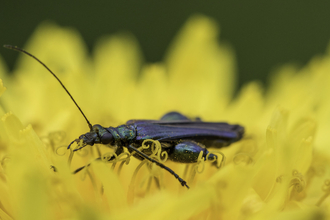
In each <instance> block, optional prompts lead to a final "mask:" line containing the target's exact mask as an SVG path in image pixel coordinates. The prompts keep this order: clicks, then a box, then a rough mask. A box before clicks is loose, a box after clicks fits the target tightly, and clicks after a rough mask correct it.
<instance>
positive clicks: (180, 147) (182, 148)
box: [168, 140, 217, 163]
mask: <svg viewBox="0 0 330 220" xmlns="http://www.w3.org/2000/svg"><path fill="white" fill-rule="evenodd" d="M200 152H203V157H204V160H206V156H207V154H208V153H209V151H208V150H207V149H206V148H205V147H204V146H203V145H202V144H199V143H197V142H194V141H190V140H187V141H182V142H180V143H178V144H177V145H175V146H174V147H172V148H170V149H169V151H168V158H169V159H170V160H172V161H175V162H180V163H196V162H197V160H198V156H199V154H200ZM208 159H209V160H215V159H217V156H216V155H214V154H209V156H208Z"/></svg>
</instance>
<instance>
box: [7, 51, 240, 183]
mask: <svg viewBox="0 0 330 220" xmlns="http://www.w3.org/2000/svg"><path fill="white" fill-rule="evenodd" d="M4 47H5V48H8V49H12V50H17V51H20V52H23V53H25V54H27V55H28V56H30V57H32V58H34V59H35V60H37V61H38V62H39V63H40V64H41V65H43V66H44V67H45V68H46V69H47V70H48V71H49V72H50V73H51V74H52V75H53V76H54V77H55V78H56V79H57V80H58V82H59V83H60V84H61V86H62V87H63V89H64V90H65V91H66V92H67V94H68V95H69V96H70V98H71V99H72V101H73V102H74V104H75V105H76V106H77V108H78V109H79V111H80V112H81V114H82V115H83V117H84V118H85V120H86V122H87V124H88V126H89V129H90V131H89V132H87V133H86V134H83V135H81V136H80V137H79V138H78V139H76V140H74V141H72V142H71V143H70V144H69V146H68V149H69V148H70V147H71V145H72V144H73V143H74V142H77V143H80V144H81V145H80V147H79V148H78V149H75V150H74V151H76V150H80V149H81V148H83V147H85V146H87V145H90V146H93V145H94V144H104V145H112V146H116V147H117V148H116V152H115V153H116V154H117V155H120V154H121V153H123V152H124V148H127V150H128V151H129V152H131V153H132V152H135V154H133V155H134V157H136V158H138V159H140V160H142V159H147V160H149V161H151V162H152V163H155V164H156V165H158V166H160V167H161V168H163V169H165V170H167V171H168V172H170V173H171V174H172V175H173V176H174V177H175V178H176V179H178V181H179V182H180V184H181V185H182V186H186V187H187V188H189V187H188V185H187V183H186V181H185V180H183V179H182V178H181V177H180V176H179V175H178V174H176V173H175V172H174V171H173V170H171V169H170V168H168V167H167V166H165V165H164V164H162V163H160V162H158V161H156V160H154V159H152V158H151V157H149V156H150V155H151V151H150V150H148V149H144V150H141V151H140V150H138V148H139V147H140V146H141V144H142V142H143V141H145V140H148V139H152V140H155V141H159V142H160V144H161V148H162V149H161V150H162V151H166V152H167V154H168V159H169V160H172V161H175V162H181V163H196V162H197V159H198V156H199V155H200V153H201V152H202V154H203V157H204V159H205V160H206V159H210V160H214V159H217V156H216V155H214V154H212V153H209V151H208V150H207V149H206V148H207V147H214V148H221V147H225V146H228V145H230V144H231V143H233V142H236V141H238V140H240V139H241V138H242V137H243V134H244V127H242V126H240V125H231V124H228V123H224V122H204V121H202V120H201V119H199V118H196V119H193V120H191V119H189V118H188V117H186V116H185V115H183V114H181V113H179V112H169V113H167V114H165V115H164V116H163V117H162V118H161V119H160V120H130V121H128V122H127V123H126V124H124V125H120V126H118V127H103V126H101V125H98V124H96V125H93V126H92V124H91V123H90V122H89V121H88V119H87V117H86V116H85V114H84V113H83V111H82V110H81V109H80V107H79V106H78V104H77V103H76V101H75V100H74V99H73V97H72V96H71V94H70V93H69V91H68V90H67V89H66V87H65V86H64V85H63V83H62V82H61V81H60V80H59V78H58V77H57V76H56V75H55V74H54V73H53V72H52V71H51V70H50V69H49V68H48V67H47V66H46V65H45V64H44V63H43V62H41V61H40V60H39V59H38V58H36V57H35V56H33V55H32V54H30V53H28V52H27V51H25V50H23V49H21V48H18V47H16V46H11V45H4ZM206 157H208V158H206ZM82 168H83V167H82ZM82 168H80V169H78V170H76V171H75V173H76V172H79V170H81V169H82Z"/></svg>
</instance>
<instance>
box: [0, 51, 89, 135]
mask: <svg viewBox="0 0 330 220" xmlns="http://www.w3.org/2000/svg"><path fill="white" fill-rule="evenodd" d="M3 47H5V48H7V49H11V50H16V51H19V52H22V53H25V54H26V55H28V56H30V57H32V58H33V59H35V60H36V61H38V62H39V63H40V64H41V65H43V66H44V67H45V68H46V69H47V70H48V71H49V72H50V73H51V74H52V75H53V76H54V77H55V78H56V79H57V81H58V82H59V83H60V84H61V86H62V87H63V89H64V90H65V91H66V93H68V95H69V96H70V98H71V100H72V101H73V102H74V104H75V105H76V106H77V108H78V109H79V111H80V113H81V114H82V115H83V116H84V118H85V120H86V122H87V124H88V127H89V129H90V130H92V127H93V126H92V124H91V123H90V122H89V121H88V119H87V117H86V116H85V114H84V113H83V111H82V110H81V109H80V107H79V105H78V104H77V102H76V101H75V100H74V98H73V97H72V95H71V94H70V92H69V91H68V90H67V89H66V88H65V86H64V85H63V83H62V82H61V80H60V79H59V78H58V77H57V76H56V75H55V73H53V71H51V70H50V69H49V68H48V67H47V66H46V64H44V63H43V62H41V61H40V60H39V59H38V58H36V57H35V56H33V55H32V54H30V53H29V52H27V51H25V50H23V49H21V48H19V47H16V46H12V45H3Z"/></svg>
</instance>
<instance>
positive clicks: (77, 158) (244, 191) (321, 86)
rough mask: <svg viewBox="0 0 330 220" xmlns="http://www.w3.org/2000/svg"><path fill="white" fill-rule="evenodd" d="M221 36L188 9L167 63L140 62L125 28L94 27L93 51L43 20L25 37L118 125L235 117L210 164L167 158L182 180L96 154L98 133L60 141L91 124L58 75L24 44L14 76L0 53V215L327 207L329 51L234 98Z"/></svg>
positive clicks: (304, 212)
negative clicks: (76, 147) (80, 142)
mask: <svg viewBox="0 0 330 220" xmlns="http://www.w3.org/2000/svg"><path fill="white" fill-rule="evenodd" d="M217 36H218V32H217V28H216V24H215V23H214V22H213V21H212V20H211V19H208V18H206V17H202V16H195V17H193V18H191V19H190V20H189V21H188V22H187V24H186V25H185V26H184V27H183V29H182V31H181V32H180V33H179V35H178V37H177V38H176V39H175V42H174V43H173V44H172V46H171V47H170V50H169V52H168V54H167V56H166V59H165V60H164V61H163V62H161V63H155V64H143V63H142V60H143V58H142V56H141V54H140V49H139V48H138V46H137V43H136V41H135V40H134V38H133V37H132V36H127V35H117V36H114V37H110V38H104V39H103V40H102V41H100V43H99V44H98V45H97V46H96V49H95V51H94V52H93V56H92V57H93V58H92V59H91V58H90V57H88V55H87V52H86V49H85V46H84V43H83V42H82V40H81V38H80V36H79V34H78V33H77V32H76V31H74V30H72V29H68V28H61V27H58V26H56V25H54V24H48V23H46V24H43V25H41V26H40V27H39V28H38V29H37V30H36V32H35V34H34V35H33V36H32V37H31V39H30V41H29V43H28V45H27V46H26V47H25V49H26V50H27V51H29V52H31V53H33V54H34V55H36V56H37V57H38V58H39V59H40V60H42V61H43V62H44V63H45V64H47V66H48V67H49V68H50V69H52V70H53V71H54V72H55V73H56V74H57V76H58V77H59V78H60V79H61V80H62V82H63V83H64V85H66V87H67V88H68V90H69V91H70V92H71V94H72V95H73V97H74V98H75V100H76V101H77V102H78V103H79V105H80V107H81V108H82V110H83V111H84V113H85V114H86V116H87V117H88V119H89V120H90V121H91V122H92V123H95V124H96V123H98V124H101V125H103V126H105V127H107V126H117V125H120V124H124V123H125V122H126V121H127V120H129V119H136V118H137V119H158V118H160V117H161V116H162V115H163V114H165V113H167V112H169V111H172V110H176V111H179V112H182V113H184V114H185V115H188V116H191V117H196V116H200V117H201V118H202V119H203V120H205V121H226V122H229V123H238V124H240V125H242V126H244V127H245V129H246V134H245V137H244V138H243V139H242V140H241V141H239V142H237V143H234V144H232V145H231V146H230V147H227V148H223V149H220V151H219V150H214V151H212V152H221V153H222V154H223V155H225V158H226V163H225V164H224V166H222V167H221V168H220V169H217V168H216V167H215V166H211V164H210V163H208V161H205V162H204V161H203V160H200V161H199V163H197V164H191V165H184V164H178V163H173V162H166V165H167V166H168V167H170V168H172V169H173V170H174V171H175V172H177V173H178V174H179V175H181V176H183V177H184V179H185V180H187V181H188V183H189V186H190V187H191V188H190V189H189V190H187V189H185V188H183V187H182V186H181V185H180V184H179V183H178V181H177V180H176V179H175V178H174V177H173V176H171V175H170V174H169V173H167V172H165V171H164V170H162V169H160V168H159V167H157V166H155V165H152V164H150V163H145V161H142V162H141V161H138V160H136V159H134V158H129V157H127V155H128V154H123V155H122V156H119V155H118V158H117V159H116V160H115V161H116V163H110V164H108V163H105V162H102V161H95V158H97V157H99V155H102V156H103V157H110V156H111V155H113V154H112V151H113V150H112V149H110V148H107V147H105V146H101V145H97V146H93V147H88V146H87V147H85V148H83V149H82V150H80V151H77V152H76V153H75V154H72V151H71V152H70V151H69V150H66V147H67V146H68V144H69V143H70V142H71V141H72V140H74V139H76V138H77V137H78V136H79V135H81V134H83V133H86V132H87V131H88V126H87V123H86V121H85V120H84V119H83V117H82V116H81V114H80V113H79V111H78V110H77V109H76V107H75V106H74V104H73V103H72V101H71V100H70V98H69V97H67V94H65V93H64V92H63V88H62V87H61V86H60V85H59V84H58V82H57V81H56V80H55V79H54V78H53V77H52V76H50V74H49V73H47V72H46V70H45V69H44V68H43V67H42V66H41V65H40V64H39V63H37V62H35V61H33V60H32V59H31V58H30V57H27V56H25V55H24V56H23V55H22V56H21V57H20V60H19V62H18V64H17V68H16V69H15V71H14V75H7V73H6V71H5V70H6V68H4V64H3V62H1V60H0V78H1V79H2V80H3V81H2V83H3V84H4V85H5V86H6V87H7V90H6V91H5V87H4V86H3V84H2V83H0V95H1V107H0V114H1V116H2V120H1V123H0V138H1V141H0V161H1V163H0V218H1V219H108V218H109V219H110V218H111V219H266V218H267V219H269V218H270V219H318V218H325V217H328V216H329V214H330V213H329V205H330V201H329V200H330V199H329V198H327V197H328V195H329V194H330V187H329V185H330V180H329V179H330V148H329V146H330V138H329V135H328V134H330V123H329V121H330V119H329V117H330V114H329V112H330V97H329V94H330V89H329V88H330V87H329V86H328V85H329V83H330V74H329V72H330V53H329V52H328V53H327V54H326V55H324V56H322V57H318V58H315V59H313V60H312V61H311V62H310V63H309V64H308V65H307V66H306V67H304V68H302V69H296V68H294V67H293V66H291V65H288V66H285V67H283V68H282V69H281V70H279V71H278V73H276V74H274V76H273V78H272V81H271V87H270V88H269V89H268V90H267V92H266V95H263V94H264V92H263V89H262V87H261V86H260V85H259V84H258V83H256V82H251V83H249V84H247V85H246V86H244V87H243V88H242V90H241V91H240V93H239V95H238V97H237V98H235V99H234V100H232V93H233V90H234V84H235V63H234V62H235V61H234V55H233V52H232V50H231V49H230V48H229V47H228V46H226V45H223V44H219V43H218V42H217ZM156 145H157V143H155V148H156ZM155 152H156V151H155ZM156 153H157V152H156ZM73 155H74V156H73ZM219 155H220V154H219ZM156 156H157V155H156V154H155V157H156ZM158 159H159V160H162V159H163V157H158ZM68 162H69V163H68ZM128 162H129V164H128V165H125V163H128ZM86 164H90V165H89V166H87V167H86V168H85V169H83V170H82V171H80V172H79V173H78V174H76V175H72V171H74V170H75V169H77V168H79V167H81V166H84V165H86ZM51 166H52V168H51ZM55 170H56V172H54V171H55Z"/></svg>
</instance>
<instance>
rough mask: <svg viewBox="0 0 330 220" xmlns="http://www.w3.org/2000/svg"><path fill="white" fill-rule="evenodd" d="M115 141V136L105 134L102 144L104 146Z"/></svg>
mask: <svg viewBox="0 0 330 220" xmlns="http://www.w3.org/2000/svg"><path fill="white" fill-rule="evenodd" d="M112 140H113V136H112V134H111V133H105V134H103V135H102V137H101V143H102V144H110V143H111V142H112Z"/></svg>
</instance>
